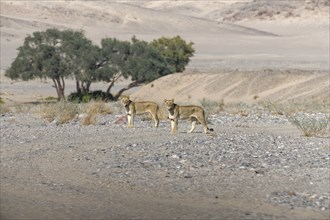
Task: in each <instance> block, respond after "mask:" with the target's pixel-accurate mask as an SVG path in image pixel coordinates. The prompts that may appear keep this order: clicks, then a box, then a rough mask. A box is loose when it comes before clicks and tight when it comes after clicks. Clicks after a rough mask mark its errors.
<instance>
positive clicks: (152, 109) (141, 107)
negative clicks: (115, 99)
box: [120, 96, 159, 128]
mask: <svg viewBox="0 0 330 220" xmlns="http://www.w3.org/2000/svg"><path fill="white" fill-rule="evenodd" d="M120 100H121V103H122V104H123V105H124V107H125V109H126V115H127V126H128V127H129V128H133V127H134V117H135V115H138V114H143V113H150V114H151V117H152V119H153V120H154V121H155V127H158V124H159V119H158V117H157V111H158V105H157V103H155V102H133V101H131V100H130V99H129V97H128V96H121V98H120Z"/></svg>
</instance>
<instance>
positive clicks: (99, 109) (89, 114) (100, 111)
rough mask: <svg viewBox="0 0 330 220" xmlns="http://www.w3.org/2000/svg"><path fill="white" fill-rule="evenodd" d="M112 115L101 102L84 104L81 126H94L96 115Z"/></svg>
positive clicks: (107, 107)
mask: <svg viewBox="0 0 330 220" xmlns="http://www.w3.org/2000/svg"><path fill="white" fill-rule="evenodd" d="M107 114H112V112H111V110H110V108H109V106H108V105H107V104H106V103H104V102H102V101H91V102H89V103H87V104H86V109H85V114H84V117H83V120H82V124H83V125H95V124H96V118H97V115H107Z"/></svg>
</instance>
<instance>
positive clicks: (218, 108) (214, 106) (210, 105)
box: [200, 98, 225, 114]
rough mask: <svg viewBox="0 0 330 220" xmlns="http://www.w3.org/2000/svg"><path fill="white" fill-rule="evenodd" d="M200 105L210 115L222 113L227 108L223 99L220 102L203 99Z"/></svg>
mask: <svg viewBox="0 0 330 220" xmlns="http://www.w3.org/2000/svg"><path fill="white" fill-rule="evenodd" d="M200 103H201V105H202V106H203V108H204V109H205V111H206V112H207V113H208V114H215V113H219V112H222V111H223V110H224V106H225V103H224V101H223V99H221V100H220V101H219V102H216V101H211V100H208V99H206V98H203V99H202V100H200Z"/></svg>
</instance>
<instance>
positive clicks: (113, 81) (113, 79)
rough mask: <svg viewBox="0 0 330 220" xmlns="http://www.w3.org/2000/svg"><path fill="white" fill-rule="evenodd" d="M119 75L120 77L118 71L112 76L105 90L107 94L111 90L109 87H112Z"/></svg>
mask: <svg viewBox="0 0 330 220" xmlns="http://www.w3.org/2000/svg"><path fill="white" fill-rule="evenodd" d="M120 77H121V74H120V73H119V74H116V75H115V76H114V77H113V78H112V80H111V82H110V85H109V86H108V88H107V91H106V93H107V94H110V90H111V88H112V87H113V85H114V84H115V82H116V81H117V80H118V79H119V78H120Z"/></svg>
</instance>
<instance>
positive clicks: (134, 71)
mask: <svg viewBox="0 0 330 220" xmlns="http://www.w3.org/2000/svg"><path fill="white" fill-rule="evenodd" d="M122 71H123V73H124V74H125V75H129V76H131V79H132V80H133V81H136V82H138V83H145V82H150V81H153V80H155V79H157V78H159V77H161V76H165V75H167V74H170V73H173V72H174V71H175V70H174V69H173V68H172V67H171V66H170V65H169V64H168V63H167V62H166V60H165V58H164V57H163V56H162V54H161V52H160V51H159V50H158V49H157V48H156V47H154V46H153V45H152V44H149V43H148V42H146V41H140V40H137V39H136V38H133V39H132V44H131V48H130V55H129V56H128V58H127V61H126V63H125V65H124V66H123V69H122Z"/></svg>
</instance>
